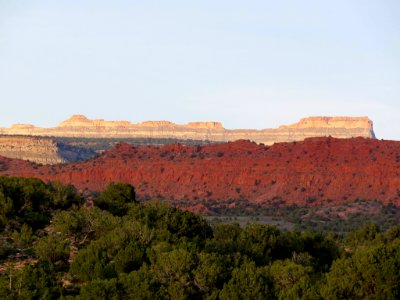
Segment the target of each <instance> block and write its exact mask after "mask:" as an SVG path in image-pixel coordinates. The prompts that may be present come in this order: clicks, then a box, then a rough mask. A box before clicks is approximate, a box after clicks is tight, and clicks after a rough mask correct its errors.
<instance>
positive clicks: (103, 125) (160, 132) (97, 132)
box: [0, 115, 375, 145]
mask: <svg viewBox="0 0 400 300" xmlns="http://www.w3.org/2000/svg"><path fill="white" fill-rule="evenodd" d="M0 134H7V135H32V136H58V137H60V136H62V137H91V138H118V137H119V138H169V139H190V140H208V141H215V142H228V141H236V140H240V139H248V140H251V141H254V142H257V143H264V144H266V145H272V144H273V143H276V142H291V141H300V140H304V139H305V138H307V137H322V136H332V137H338V138H350V137H359V136H360V137H368V138H374V137H375V135H374V131H373V126H372V121H371V120H369V119H368V118H367V117H310V118H304V119H301V120H300V121H299V122H298V123H295V124H292V125H286V126H281V127H279V128H275V129H262V130H254V129H233V130H231V129H225V128H224V127H223V126H222V124H221V123H219V122H192V123H188V124H184V125H179V124H175V123H172V122H168V121H147V122H142V123H138V124H134V123H130V122H128V121H104V120H89V119H88V118H86V117H85V116H82V115H75V116H72V117H71V118H70V119H68V120H66V121H64V122H62V123H60V124H59V126H58V127H54V128H40V127H35V126H33V125H24V124H16V125H13V126H12V127H10V128H0Z"/></svg>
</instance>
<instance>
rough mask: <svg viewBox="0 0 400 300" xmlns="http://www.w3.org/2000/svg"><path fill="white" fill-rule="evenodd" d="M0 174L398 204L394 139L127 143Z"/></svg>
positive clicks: (204, 193) (5, 165)
mask: <svg viewBox="0 0 400 300" xmlns="http://www.w3.org/2000/svg"><path fill="white" fill-rule="evenodd" d="M0 174H9V175H15V176H27V177H30V176H35V177H38V178H41V179H43V180H57V181H61V182H64V183H72V184H74V185H75V186H77V187H78V188H81V189H84V188H88V189H91V190H100V189H103V188H104V187H105V186H106V185H107V184H108V183H109V182H127V183H131V184H133V185H134V186H135V187H136V191H137V194H138V195H139V196H142V197H144V196H149V197H164V198H165V199H174V200H182V203H185V205H187V204H188V203H201V201H203V200H204V201H210V200H215V201H225V200H228V199H233V200H239V199H241V200H247V201H250V202H253V203H258V204H260V205H274V204H280V205H291V204H297V205H310V206H318V205H336V204H341V203H345V202H349V201H354V200H357V199H364V200H379V201H381V202H383V203H386V204H388V203H393V204H395V205H398V206H399V205H400V142H396V141H381V140H375V139H364V138H353V139H335V138H312V139H306V140H305V141H302V142H291V143H277V144H274V145H273V146H270V147H268V146H262V145H257V144H255V143H251V142H248V141H237V142H232V143H227V144H214V145H208V146H203V147H200V146H197V147H196V146H194V147H193V146H183V145H180V144H174V145H166V146H162V147H155V146H146V147H144V146H143V147H132V146H129V145H127V144H120V145H119V146H117V147H116V148H113V149H111V150H109V151H106V152H104V153H103V154H102V155H101V156H99V157H97V158H95V159H92V160H88V161H84V162H80V163H71V164H68V165H56V166H39V167H36V169H35V168H33V167H32V165H30V164H29V163H28V162H25V161H19V160H11V159H6V158H3V159H1V158H0Z"/></svg>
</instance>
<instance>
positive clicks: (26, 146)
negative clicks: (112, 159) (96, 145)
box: [0, 136, 95, 164]
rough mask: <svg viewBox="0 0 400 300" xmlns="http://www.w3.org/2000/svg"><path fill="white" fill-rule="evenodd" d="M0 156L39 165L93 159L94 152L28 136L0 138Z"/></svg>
mask: <svg viewBox="0 0 400 300" xmlns="http://www.w3.org/2000/svg"><path fill="white" fill-rule="evenodd" d="M0 155H1V156H5V157H10V158H18V159H24V160H29V161H32V162H35V163H39V164H58V163H66V162H72V161H79V160H84V159H88V158H91V157H93V156H94V155H95V152H94V151H91V150H88V149H82V148H78V147H73V146H70V145H66V144H63V143H57V142H55V141H53V140H51V139H47V138H39V137H27V136H0Z"/></svg>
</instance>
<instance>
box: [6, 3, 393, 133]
mask: <svg viewBox="0 0 400 300" xmlns="http://www.w3.org/2000/svg"><path fill="white" fill-rule="evenodd" d="M0 104H1V109H0V127H5V126H9V125H11V124H12V123H33V124H36V125H40V126H55V125H56V124H57V123H58V122H60V121H62V120H64V119H66V118H67V117H69V116H70V115H71V114H76V113H81V114H85V115H87V116H88V117H90V118H104V119H109V120H117V119H125V120H129V121H132V122H140V121H144V120H170V121H173V122H177V123H186V122H189V121H221V122H223V124H224V126H225V127H226V128H269V127H276V126H279V125H281V124H288V123H293V122H296V121H297V120H298V119H300V118H301V117H305V116H310V115H327V116H331V115H349V116H351V115H354V116H364V115H368V116H369V117H370V118H371V119H372V120H373V121H374V123H375V131H376V134H377V136H378V137H379V138H385V139H398V140H400V1H399V0H374V1H372V0H335V1H324V0H314V1H311V0H302V1H300V0H292V1H289V0H280V1H277V0H275V1H268V0H263V1H261V0H260V1H251V0H248V1H234V0H229V1H225V0H221V1H216V0H214V1H207V0H203V1H173V0H171V1H150V0H149V1H143V0H141V1H133V0H132V1H122V0H114V1H99V0H95V1H84V0H80V1H73V0H57V1H50V0H48V1H44V0H36V1H32V0H30V1H27V0H25V1H23V0H12V1H11V0H0Z"/></svg>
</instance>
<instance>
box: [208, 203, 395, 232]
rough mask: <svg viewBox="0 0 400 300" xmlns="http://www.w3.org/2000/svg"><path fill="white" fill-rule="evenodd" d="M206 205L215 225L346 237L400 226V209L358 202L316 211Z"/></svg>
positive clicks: (290, 207)
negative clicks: (369, 228) (366, 228)
mask: <svg viewBox="0 0 400 300" xmlns="http://www.w3.org/2000/svg"><path fill="white" fill-rule="evenodd" d="M232 203H233V204H234V205H232ZM202 204H203V205H205V206H206V207H207V210H208V211H209V212H210V213H209V214H208V215H206V216H205V218H206V219H207V221H208V222H209V223H210V224H212V225H215V224H226V223H230V222H238V223H239V224H240V225H241V226H242V227H245V226H246V225H247V224H248V223H251V222H256V223H260V224H274V225H276V226H277V227H278V228H280V229H283V230H287V229H296V230H302V231H303V230H312V231H316V232H330V231H333V232H335V233H338V234H340V235H345V234H347V233H349V232H350V231H353V230H356V229H357V228H359V227H360V226H362V225H364V224H365V223H374V224H377V225H379V227H380V228H381V229H382V230H386V229H388V228H390V227H392V226H396V225H398V224H399V220H400V208H399V207H397V206H395V205H392V204H388V205H384V204H382V203H381V202H379V201H366V200H357V201H354V202H347V203H344V204H340V205H332V204H331V203H330V201H328V202H327V205H324V204H323V205H320V206H315V207H299V206H296V205H291V206H282V205H278V206H274V205H269V206H266V205H257V204H252V203H249V202H247V201H243V200H236V201H233V200H230V201H227V202H217V201H203V202H202ZM228 205H229V208H227V207H228Z"/></svg>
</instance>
